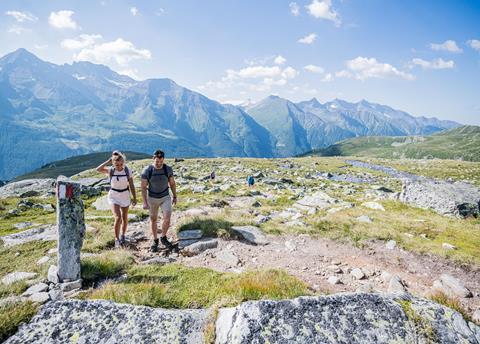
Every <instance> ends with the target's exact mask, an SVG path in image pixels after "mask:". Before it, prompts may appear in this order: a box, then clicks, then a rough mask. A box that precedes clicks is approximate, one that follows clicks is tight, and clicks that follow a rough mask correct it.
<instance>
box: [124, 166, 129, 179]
mask: <svg viewBox="0 0 480 344" xmlns="http://www.w3.org/2000/svg"><path fill="white" fill-rule="evenodd" d="M125 174H126V175H127V180H128V179H130V171H129V169H128V167H127V165H125Z"/></svg>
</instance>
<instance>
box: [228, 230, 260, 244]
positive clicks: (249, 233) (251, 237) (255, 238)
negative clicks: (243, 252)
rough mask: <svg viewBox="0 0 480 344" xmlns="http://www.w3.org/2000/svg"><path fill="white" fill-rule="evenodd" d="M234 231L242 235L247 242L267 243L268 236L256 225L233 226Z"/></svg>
mask: <svg viewBox="0 0 480 344" xmlns="http://www.w3.org/2000/svg"><path fill="white" fill-rule="evenodd" d="M231 229H232V231H233V232H235V233H236V234H238V235H240V236H241V237H242V238H243V239H245V240H246V241H247V242H249V243H251V244H255V245H267V244H268V240H267V237H266V236H265V235H264V234H263V232H262V230H261V229H260V228H258V227H254V226H233V227H232V228H231Z"/></svg>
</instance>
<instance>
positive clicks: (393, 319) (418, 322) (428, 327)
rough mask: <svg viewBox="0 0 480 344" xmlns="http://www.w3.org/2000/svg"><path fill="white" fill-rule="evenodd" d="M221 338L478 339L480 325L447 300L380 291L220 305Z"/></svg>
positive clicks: (288, 340)
mask: <svg viewBox="0 0 480 344" xmlns="http://www.w3.org/2000/svg"><path fill="white" fill-rule="evenodd" d="M216 334H217V337H216V343H217V344H223V343H229V344H235V343H309V344H310V343H366V344H367V343H368V344H370V343H424V342H428V341H429V340H430V341H431V342H434V343H451V344H454V343H479V341H480V327H479V326H476V325H474V324H473V323H467V322H466V321H465V320H463V318H462V316H461V315H460V314H459V313H457V312H455V311H453V310H451V309H449V308H446V307H444V306H441V305H438V304H436V303H433V302H431V301H427V300H421V299H415V298H411V299H407V300H402V299H400V298H397V297H395V296H389V295H383V296H382V295H379V294H337V295H330V296H320V297H300V298H297V299H294V300H283V301H267V300H265V301H252V302H245V303H243V304H241V305H240V306H238V307H235V308H226V309H221V310H220V312H219V316H218V319H217V323H216Z"/></svg>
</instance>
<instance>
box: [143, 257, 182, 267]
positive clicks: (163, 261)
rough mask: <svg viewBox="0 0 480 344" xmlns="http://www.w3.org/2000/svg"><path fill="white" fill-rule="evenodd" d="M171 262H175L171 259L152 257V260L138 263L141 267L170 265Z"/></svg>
mask: <svg viewBox="0 0 480 344" xmlns="http://www.w3.org/2000/svg"><path fill="white" fill-rule="evenodd" d="M173 261H175V259H173V258H171V257H154V258H151V259H147V260H144V261H142V262H140V264H142V265H165V264H168V263H171V262H173Z"/></svg>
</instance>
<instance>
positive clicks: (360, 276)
mask: <svg viewBox="0 0 480 344" xmlns="http://www.w3.org/2000/svg"><path fill="white" fill-rule="evenodd" d="M350 275H352V276H353V277H354V278H355V279H357V280H361V279H364V278H365V274H364V273H363V271H362V269H360V268H354V269H352V271H350Z"/></svg>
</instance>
